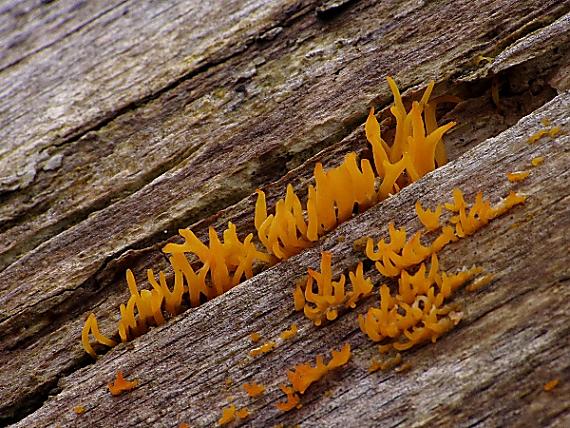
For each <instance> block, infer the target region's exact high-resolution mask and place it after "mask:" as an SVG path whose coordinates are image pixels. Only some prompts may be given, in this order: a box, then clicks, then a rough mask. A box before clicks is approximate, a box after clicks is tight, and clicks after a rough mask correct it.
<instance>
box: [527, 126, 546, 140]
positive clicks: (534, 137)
mask: <svg viewBox="0 0 570 428" xmlns="http://www.w3.org/2000/svg"><path fill="white" fill-rule="evenodd" d="M547 135H548V130H547V129H540V130H538V131H536V132H535V133H534V134H532V135H531V136H530V137H528V142H529V144H534V143H536V142H537V141H538V140H540V139H541V138H543V137H545V136H547Z"/></svg>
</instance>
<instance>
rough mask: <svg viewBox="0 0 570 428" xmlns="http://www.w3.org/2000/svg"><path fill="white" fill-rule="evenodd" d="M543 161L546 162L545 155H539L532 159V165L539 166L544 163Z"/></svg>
mask: <svg viewBox="0 0 570 428" xmlns="http://www.w3.org/2000/svg"><path fill="white" fill-rule="evenodd" d="M543 162H544V156H537V157H535V158H532V160H531V161H530V164H531V165H532V166H539V165H542V163H543Z"/></svg>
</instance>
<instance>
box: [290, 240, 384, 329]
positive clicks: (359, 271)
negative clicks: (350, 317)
mask: <svg viewBox="0 0 570 428" xmlns="http://www.w3.org/2000/svg"><path fill="white" fill-rule="evenodd" d="M331 262H332V254H331V253H329V252H326V251H324V252H323V253H322V257H321V271H320V272H318V271H315V270H313V269H311V268H309V269H308V273H309V275H308V277H307V283H306V284H305V286H304V290H303V289H302V286H301V284H300V283H297V285H296V288H295V291H294V293H293V297H294V301H295V309H296V310H297V311H301V310H303V311H304V313H305V316H306V317H307V318H308V319H310V320H311V321H313V322H314V323H315V325H321V323H322V322H323V321H324V319H325V318H326V319H328V320H329V321H332V320H335V319H336V318H337V316H338V308H339V306H342V305H344V306H345V307H350V308H354V307H355V306H356V303H357V302H358V301H359V300H360V299H361V298H363V297H365V296H367V295H368V294H370V292H371V291H372V287H373V285H372V281H370V279H368V278H365V277H364V269H363V265H362V262H361V263H358V266H357V267H356V270H355V271H354V272H349V274H348V275H349V279H350V283H351V290H350V291H346V290H345V283H346V277H345V275H344V274H342V275H341V276H340V278H339V280H338V281H333V280H332V266H331ZM315 284H316V286H317V287H316V290H315V289H314V288H315V287H314V285H315Z"/></svg>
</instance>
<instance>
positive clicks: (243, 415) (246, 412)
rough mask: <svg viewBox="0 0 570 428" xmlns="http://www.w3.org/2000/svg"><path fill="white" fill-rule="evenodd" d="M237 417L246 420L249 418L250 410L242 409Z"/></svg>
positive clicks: (237, 413)
mask: <svg viewBox="0 0 570 428" xmlns="http://www.w3.org/2000/svg"><path fill="white" fill-rule="evenodd" d="M236 415H237V417H238V418H240V419H245V418H247V417H249V409H248V408H247V407H242V408H241V409H239V410H238V411H237V412H236Z"/></svg>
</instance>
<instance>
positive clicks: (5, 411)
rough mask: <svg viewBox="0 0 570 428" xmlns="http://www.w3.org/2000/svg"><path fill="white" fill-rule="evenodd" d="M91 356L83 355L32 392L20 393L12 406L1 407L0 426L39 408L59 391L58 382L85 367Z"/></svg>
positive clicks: (16, 420) (4, 425)
mask: <svg viewBox="0 0 570 428" xmlns="http://www.w3.org/2000/svg"><path fill="white" fill-rule="evenodd" d="M90 359H91V357H89V356H88V355H83V356H82V357H80V358H79V359H77V360H76V361H75V363H74V364H72V365H70V366H69V367H66V368H64V369H63V370H62V371H61V373H59V374H58V375H57V376H56V377H55V378H54V379H51V380H49V381H47V382H45V383H42V384H41V385H40V386H38V387H37V388H36V389H34V391H33V393H29V394H26V395H22V396H21V397H20V399H19V400H18V401H17V402H16V403H14V405H13V406H11V407H8V408H2V412H1V413H0V427H6V426H8V425H11V424H15V423H16V422H18V421H20V420H22V419H23V418H25V417H26V416H28V415H29V414H31V413H33V412H35V411H36V410H38V409H39V408H41V407H42V406H43V405H44V403H45V402H46V401H47V400H48V399H50V398H52V397H54V396H56V395H57V394H59V393H60V392H61V388H60V386H59V382H60V380H61V379H63V378H64V377H66V376H69V375H70V374H71V373H74V372H76V371H77V370H79V369H81V368H83V367H85V366H86V365H87V364H88V362H89V360H90Z"/></svg>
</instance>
